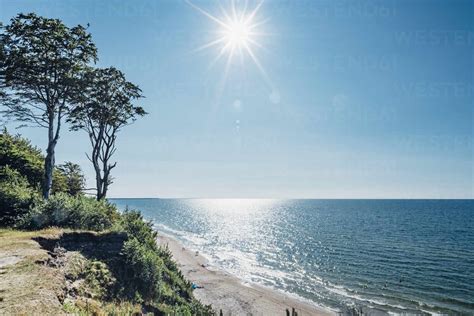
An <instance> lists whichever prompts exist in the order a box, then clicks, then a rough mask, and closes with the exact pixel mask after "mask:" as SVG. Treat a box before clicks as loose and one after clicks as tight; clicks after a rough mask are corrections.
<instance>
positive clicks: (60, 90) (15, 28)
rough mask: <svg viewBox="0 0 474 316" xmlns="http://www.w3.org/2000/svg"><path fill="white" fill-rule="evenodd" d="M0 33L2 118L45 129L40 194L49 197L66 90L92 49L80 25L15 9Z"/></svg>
mask: <svg viewBox="0 0 474 316" xmlns="http://www.w3.org/2000/svg"><path fill="white" fill-rule="evenodd" d="M1 30H2V33H0V44H1V45H0V46H1V55H2V56H1V57H2V58H1V59H0V90H2V94H3V95H2V96H1V97H2V104H3V106H4V110H3V111H2V112H3V113H4V115H5V116H6V117H7V118H11V119H15V120H18V121H21V122H23V124H25V125H33V126H39V127H44V128H47V129H48V134H47V135H48V147H47V150H46V152H47V154H46V158H45V164H44V168H45V172H44V174H45V178H44V180H45V181H44V185H43V196H44V197H45V198H48V197H49V194H50V190H51V186H52V182H53V178H52V177H53V169H54V156H55V147H56V144H57V142H58V139H59V133H60V129H61V123H62V121H63V118H64V117H65V116H67V114H68V111H69V108H68V104H69V101H70V95H71V91H72V90H73V89H75V87H76V86H77V85H78V84H79V82H80V78H81V73H82V72H83V71H84V69H85V68H86V67H87V65H88V64H89V63H90V62H91V61H94V62H95V61H96V59H97V57H96V56H97V50H96V47H95V45H94V44H93V42H92V38H91V35H90V34H89V33H87V32H86V29H85V28H84V27H83V26H81V25H78V26H75V27H72V28H69V27H67V26H66V25H64V24H63V23H62V22H61V20H59V19H49V18H44V17H41V16H38V15H36V14H34V13H29V14H21V13H20V14H18V15H17V16H16V17H14V18H12V19H11V20H10V24H9V25H6V26H2V28H1Z"/></svg>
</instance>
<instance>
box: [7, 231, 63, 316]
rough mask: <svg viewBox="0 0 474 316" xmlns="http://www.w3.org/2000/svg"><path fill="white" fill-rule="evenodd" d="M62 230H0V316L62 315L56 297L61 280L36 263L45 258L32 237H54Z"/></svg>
mask: <svg viewBox="0 0 474 316" xmlns="http://www.w3.org/2000/svg"><path fill="white" fill-rule="evenodd" d="M61 232H62V230H60V229H54V228H53V229H47V230H41V231H35V232H23V231H17V230H9V229H0V275H1V277H0V315H62V314H65V313H64V311H63V308H62V304H61V302H60V300H59V298H58V297H60V296H61V293H62V292H63V290H62V289H63V284H64V277H63V275H62V274H61V273H60V271H58V270H57V269H54V268H52V267H48V266H46V265H44V264H38V263H37V262H41V261H44V260H46V259H47V258H48V253H47V251H46V250H44V249H42V248H41V247H40V246H39V244H38V243H37V242H36V241H34V240H33V239H32V238H34V237H39V236H42V237H49V236H51V237H52V236H58V235H60V234H61Z"/></svg>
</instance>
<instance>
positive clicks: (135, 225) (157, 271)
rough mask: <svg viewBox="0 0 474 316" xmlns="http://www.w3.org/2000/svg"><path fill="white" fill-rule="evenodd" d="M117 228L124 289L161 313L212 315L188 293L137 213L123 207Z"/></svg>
mask: <svg viewBox="0 0 474 316" xmlns="http://www.w3.org/2000/svg"><path fill="white" fill-rule="evenodd" d="M117 226H118V227H116V228H117V229H118V230H121V231H124V232H126V233H127V236H128V240H127V241H126V242H125V243H124V246H123V248H122V255H123V256H124V260H125V265H124V266H125V267H126V269H127V271H126V272H125V273H124V275H127V279H126V280H122V282H123V284H124V287H125V292H127V293H136V295H135V301H137V299H138V301H139V300H140V299H143V300H144V301H145V302H146V303H147V304H148V305H151V306H154V307H155V308H157V309H158V310H159V311H160V312H161V313H162V314H175V315H214V313H213V311H212V308H211V307H210V306H204V305H202V304H201V303H200V302H199V301H198V300H196V299H195V298H194V296H193V294H192V288H191V283H190V282H188V281H187V280H186V279H185V278H184V276H183V275H182V274H181V271H180V270H179V269H178V267H177V264H176V262H175V261H174V260H173V258H172V255H171V252H170V251H169V249H168V248H167V247H158V245H157V243H156V238H157V232H156V231H154V230H153V225H152V223H151V222H146V221H145V220H144V219H143V216H142V215H141V214H140V212H137V211H128V210H126V211H125V212H124V213H123V214H122V216H121V219H120V221H119V222H118V225H117Z"/></svg>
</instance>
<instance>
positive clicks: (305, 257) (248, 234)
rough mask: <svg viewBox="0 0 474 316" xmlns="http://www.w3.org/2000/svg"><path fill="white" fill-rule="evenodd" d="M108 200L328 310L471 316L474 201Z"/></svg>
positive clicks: (234, 269)
mask: <svg viewBox="0 0 474 316" xmlns="http://www.w3.org/2000/svg"><path fill="white" fill-rule="evenodd" d="M112 201H113V202H114V203H116V204H117V206H118V207H119V208H121V209H125V207H127V206H128V207H129V208H131V209H138V210H140V211H142V213H143V214H144V216H145V217H146V218H147V219H150V220H153V222H154V223H155V225H156V227H157V229H158V230H161V231H163V232H165V233H168V234H171V235H173V236H174V237H176V238H178V239H179V240H181V241H182V242H184V243H185V244H186V245H187V246H188V247H190V248H193V249H197V250H200V251H201V253H202V254H204V255H205V256H207V257H208V259H209V260H210V261H211V263H212V264H214V265H216V266H218V267H221V268H223V269H225V270H227V271H229V272H231V273H233V274H235V275H237V276H239V277H241V278H243V279H245V280H248V281H252V282H257V283H260V284H263V285H267V286H272V287H275V288H278V289H281V290H284V291H287V292H290V293H293V294H296V295H298V296H300V297H302V298H305V299H309V300H312V301H314V302H316V303H317V304H319V305H323V306H326V307H329V308H331V309H333V310H337V311H342V312H348V311H350V310H351V308H354V307H358V308H363V309H364V310H365V309H369V308H370V309H371V310H372V311H380V312H392V313H410V314H411V313H432V314H436V313H448V314H453V313H462V314H474V201H473V200H262V199H249V200H245V199H244V200H242V199H112Z"/></svg>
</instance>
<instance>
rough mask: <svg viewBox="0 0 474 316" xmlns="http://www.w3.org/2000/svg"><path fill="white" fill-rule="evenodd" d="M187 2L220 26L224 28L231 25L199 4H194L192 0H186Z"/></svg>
mask: <svg viewBox="0 0 474 316" xmlns="http://www.w3.org/2000/svg"><path fill="white" fill-rule="evenodd" d="M185 1H186V3H187V4H189V5H190V6H191V7H192V8H194V9H195V10H197V11H199V12H200V13H202V14H204V15H205V16H207V17H208V18H209V19H211V20H212V21H214V22H216V23H218V24H219V25H220V26H222V27H224V28H228V27H229V26H228V25H227V24H226V23H224V22H222V21H221V20H219V19H218V18H216V17H215V16H213V15H211V14H210V13H208V12H206V11H204V10H203V9H201V8H200V7H198V6H197V5H194V4H193V3H192V2H191V1H189V0H185Z"/></svg>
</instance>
